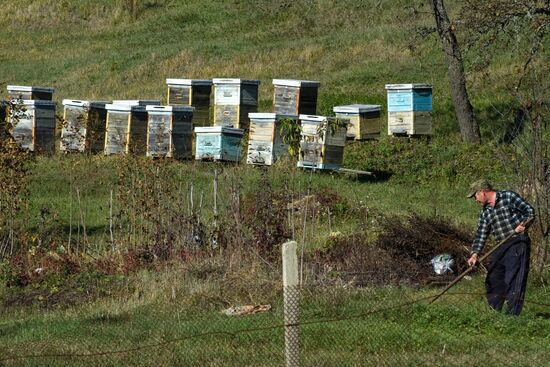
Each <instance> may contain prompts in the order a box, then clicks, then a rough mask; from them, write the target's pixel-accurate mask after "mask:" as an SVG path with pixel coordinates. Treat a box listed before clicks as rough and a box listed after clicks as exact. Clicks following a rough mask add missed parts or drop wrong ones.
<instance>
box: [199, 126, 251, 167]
mask: <svg viewBox="0 0 550 367" xmlns="http://www.w3.org/2000/svg"><path fill="white" fill-rule="evenodd" d="M243 135H244V130H242V129H236V128H231V127H227V126H210V127H196V128H195V136H196V142H195V147H196V152H195V159H197V160H207V161H210V160H212V161H226V162H238V161H239V160H240V157H241V140H242V138H243Z"/></svg>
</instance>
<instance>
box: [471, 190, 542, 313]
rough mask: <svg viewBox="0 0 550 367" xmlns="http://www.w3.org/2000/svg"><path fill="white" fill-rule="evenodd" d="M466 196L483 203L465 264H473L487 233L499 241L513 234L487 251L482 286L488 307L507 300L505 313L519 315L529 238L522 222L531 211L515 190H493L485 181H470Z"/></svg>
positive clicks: (494, 306)
mask: <svg viewBox="0 0 550 367" xmlns="http://www.w3.org/2000/svg"><path fill="white" fill-rule="evenodd" d="M467 197H469V198H471V197H475V199H476V201H477V202H478V203H480V204H481V205H482V206H483V208H482V209H481V213H480V215H479V224H478V228H477V234H476V238H475V239H474V241H473V244H472V251H471V256H470V258H469V259H468V265H470V266H473V265H475V263H476V262H477V259H478V256H479V253H480V252H481V251H482V250H483V248H484V247H485V242H486V240H487V237H488V236H489V234H491V233H492V234H493V235H494V237H495V240H496V241H497V242H501V241H503V240H504V239H505V238H506V237H508V236H509V235H511V234H513V233H515V234H514V236H513V237H512V238H510V239H509V240H508V241H506V243H504V244H502V246H500V247H499V248H498V249H497V250H495V251H494V252H493V253H492V254H491V257H490V263H489V267H488V269H487V278H486V279H485V287H486V291H487V301H488V303H489V306H490V307H491V308H492V309H494V310H496V311H500V310H501V309H502V306H503V304H504V301H507V309H506V313H507V314H510V315H519V314H520V313H521V309H522V307H523V300H524V297H525V287H526V285H527V274H528V273H529V253H530V244H531V240H530V239H529V235H528V234H527V232H526V223H527V221H528V220H529V219H531V218H534V216H535V210H534V209H533V207H532V206H531V205H530V204H529V203H527V202H526V201H525V200H524V199H523V198H522V197H520V196H519V195H518V194H517V193H515V192H513V191H509V190H502V191H500V190H499V191H496V190H494V189H493V187H492V186H491V184H490V183H489V182H488V181H487V180H479V181H476V182H474V183H473V184H472V185H471V186H470V192H469V194H468V195H467Z"/></svg>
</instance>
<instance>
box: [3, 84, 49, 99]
mask: <svg viewBox="0 0 550 367" xmlns="http://www.w3.org/2000/svg"><path fill="white" fill-rule="evenodd" d="M6 89H7V90H8V95H9V98H10V99H22V100H31V99H33V100H42V101H51V100H52V95H53V91H54V89H53V88H49V87H31V86H23V85H8V86H7V87H6Z"/></svg>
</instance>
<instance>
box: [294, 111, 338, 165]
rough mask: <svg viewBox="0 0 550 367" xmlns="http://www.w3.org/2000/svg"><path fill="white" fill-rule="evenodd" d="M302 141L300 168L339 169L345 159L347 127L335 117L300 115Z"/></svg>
mask: <svg viewBox="0 0 550 367" xmlns="http://www.w3.org/2000/svg"><path fill="white" fill-rule="evenodd" d="M299 119H300V123H301V124H302V139H301V142H300V158H299V161H298V167H304V168H315V169H338V168H340V167H341V166H342V161H343V159H344V146H345V145H346V127H344V126H339V125H338V124H336V122H337V120H342V119H336V118H335V117H326V116H316V115H300V117H299Z"/></svg>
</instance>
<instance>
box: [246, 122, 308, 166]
mask: <svg viewBox="0 0 550 367" xmlns="http://www.w3.org/2000/svg"><path fill="white" fill-rule="evenodd" d="M248 116H249V118H250V133H249V136H248V153H247V159H246V163H248V164H254V165H266V166H270V165H272V164H273V163H274V162H275V161H277V160H278V159H279V158H281V157H282V156H283V155H285V154H287V153H288V146H287V145H286V144H285V143H284V142H283V138H282V136H281V120H282V119H287V118H288V119H292V120H294V121H295V123H296V124H297V123H298V116H296V115H282V114H275V113H250V114H249V115H248Z"/></svg>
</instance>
